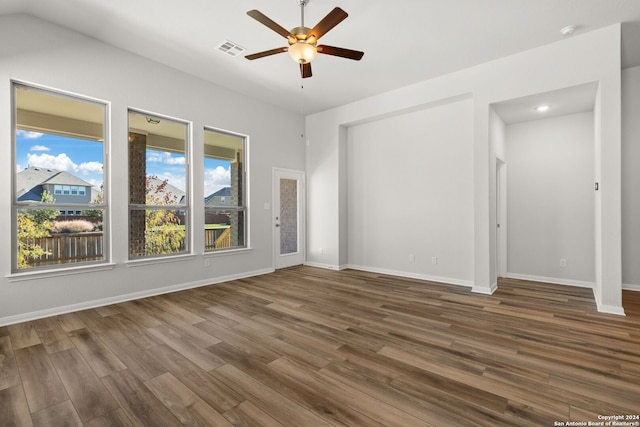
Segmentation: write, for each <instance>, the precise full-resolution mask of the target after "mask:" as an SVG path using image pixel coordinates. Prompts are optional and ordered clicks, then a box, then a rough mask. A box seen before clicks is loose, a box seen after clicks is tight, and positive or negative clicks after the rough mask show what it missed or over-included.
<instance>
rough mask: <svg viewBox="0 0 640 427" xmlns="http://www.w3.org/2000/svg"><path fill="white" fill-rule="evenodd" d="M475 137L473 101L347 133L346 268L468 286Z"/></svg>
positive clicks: (471, 264)
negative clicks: (444, 279)
mask: <svg viewBox="0 0 640 427" xmlns="http://www.w3.org/2000/svg"><path fill="white" fill-rule="evenodd" d="M472 132H473V101H472V100H470V99H467V100H464V101H458V102H453V103H450V104H445V105H441V106H436V107H433V108H429V109H424V110H419V111H414V112H409V113H406V114H401V115H398V116H394V117H390V118H383V119H380V120H376V121H373V122H369V123H365V124H360V125H356V126H353V127H350V128H349V130H348V143H347V144H346V146H347V151H348V154H347V159H348V160H347V164H348V174H347V180H348V195H349V197H348V205H347V211H348V262H349V266H351V267H353V268H358V269H363V270H373V271H383V272H387V273H396V274H398V272H400V273H401V274H404V275H411V276H413V277H421V278H426V279H430V280H442V279H443V278H446V280H447V281H449V282H452V281H453V282H455V283H459V284H464V285H468V286H469V285H471V284H472V283H473V248H472V247H471V246H470V245H469V244H468V243H467V242H469V241H471V240H472V239H473V170H472V167H473V158H472V151H471V146H472ZM433 257H436V258H437V263H436V264H434V263H433V262H432V261H433V260H432V258H433Z"/></svg>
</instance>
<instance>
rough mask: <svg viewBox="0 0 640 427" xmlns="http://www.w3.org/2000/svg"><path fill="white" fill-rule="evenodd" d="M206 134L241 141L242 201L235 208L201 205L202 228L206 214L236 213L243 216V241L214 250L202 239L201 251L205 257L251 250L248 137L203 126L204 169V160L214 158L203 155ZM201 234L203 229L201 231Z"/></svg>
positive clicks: (204, 225) (225, 205)
mask: <svg viewBox="0 0 640 427" xmlns="http://www.w3.org/2000/svg"><path fill="white" fill-rule="evenodd" d="M206 132H215V133H218V134H222V135H228V136H231V137H235V138H239V139H241V140H242V189H243V191H242V200H238V205H237V206H231V205H228V204H224V205H220V206H211V207H207V206H206V203H203V213H204V221H203V224H202V226H203V228H204V227H206V225H207V223H206V217H207V213H208V212H210V213H214V214H215V213H218V212H238V213H242V214H243V227H244V239H243V245H237V246H231V247H228V248H215V247H212V248H210V247H207V239H206V238H204V241H203V246H204V247H203V250H204V253H205V254H206V255H216V254H226V253H232V252H237V251H243V250H247V249H250V248H251V245H250V236H251V233H250V230H249V137H248V136H247V135H244V134H241V133H238V132H232V131H228V130H224V129H220V128H216V127H213V126H204V128H203V134H202V145H203V151H202V152H203V155H202V160H201V161H202V164H203V167H204V161H205V159H206V158H215V157H213V156H207V155H206V154H205V147H206V145H208V144H206V143H205V139H206V138H205V134H206ZM205 171H206V170H205V169H203V185H204V184H205V183H204V175H205V174H204V172H205ZM207 196H208V195H204V197H203V202H204V199H205V198H206V197H207ZM203 232H205V231H204V229H203Z"/></svg>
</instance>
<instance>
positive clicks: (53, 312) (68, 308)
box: [0, 268, 274, 326]
mask: <svg viewBox="0 0 640 427" xmlns="http://www.w3.org/2000/svg"><path fill="white" fill-rule="evenodd" d="M273 272H274V270H273V269H272V268H265V269H263V270H256V271H251V272H245V273H239V274H232V275H229V276H223V277H217V278H211V279H204V280H198V281H196V282H189V283H182V284H178V285H171V286H166V287H164V288H156V289H149V290H147V291H140V292H133V293H130V294H123V295H117V296H113V297H108V298H102V299H98V300H93V301H86V302H82V303H78V304H71V305H65V306H61V307H55V308H49V309H46V310H41V311H32V312H30V313H24V314H18V315H15V316H7V317H0V326H7V325H12V324H14V323H21V322H28V321H31V320H36V319H42V318H44V317H51V316H57V315H60V314H65V313H71V312H74V311H80V310H87V309H90V308H96V307H102V306H105V305H111V304H117V303H121V302H125V301H131V300H136V299H140V298H147V297H152V296H155V295H162V294H168V293H171V292H176V291H181V290H185V289H192V288H199V287H202V286H208V285H215V284H216V283H222V282H228V281H231V280H237V279H245V278H247V277H253V276H260V275H263V274H269V273H273Z"/></svg>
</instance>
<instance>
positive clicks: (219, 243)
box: [204, 227, 231, 250]
mask: <svg viewBox="0 0 640 427" xmlns="http://www.w3.org/2000/svg"><path fill="white" fill-rule="evenodd" d="M230 247H231V228H230V227H227V228H207V229H205V230H204V248H205V249H206V250H209V249H224V248H230Z"/></svg>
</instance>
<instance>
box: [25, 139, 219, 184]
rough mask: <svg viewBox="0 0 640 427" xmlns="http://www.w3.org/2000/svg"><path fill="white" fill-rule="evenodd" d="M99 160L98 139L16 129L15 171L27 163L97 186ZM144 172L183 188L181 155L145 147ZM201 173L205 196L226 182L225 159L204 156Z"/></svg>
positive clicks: (101, 153) (99, 181) (101, 154)
mask: <svg viewBox="0 0 640 427" xmlns="http://www.w3.org/2000/svg"><path fill="white" fill-rule="evenodd" d="M103 164H104V156H103V146H102V143H101V142H95V141H89V140H84V139H77V138H70V137H65V136H58V135H50V134H42V133H38V132H30V131H22V130H19V131H17V133H16V171H17V172H19V171H21V170H23V169H25V168H27V167H40V168H49V169H56V170H59V171H66V172H69V173H70V174H73V175H75V176H77V177H78V178H80V179H83V180H85V181H87V182H88V183H90V184H91V185H92V186H93V187H95V188H96V189H100V186H101V185H102V183H103V180H104V177H103V171H102V169H103ZM147 175H156V176H157V177H158V178H160V179H167V180H168V181H169V183H170V184H171V185H173V186H175V187H177V188H179V189H181V190H184V189H185V187H186V178H185V157H184V155H181V154H176V153H170V152H166V151H158V150H147ZM204 175H205V176H204V179H205V190H204V196H205V197H206V196H208V195H210V194H212V193H215V192H216V191H218V190H220V189H221V188H223V187H227V186H229V185H230V182H231V181H230V176H231V175H230V170H229V162H228V161H224V160H217V159H205V171H204Z"/></svg>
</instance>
